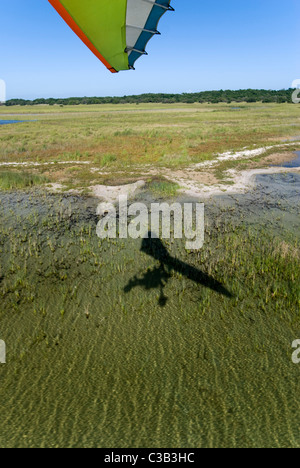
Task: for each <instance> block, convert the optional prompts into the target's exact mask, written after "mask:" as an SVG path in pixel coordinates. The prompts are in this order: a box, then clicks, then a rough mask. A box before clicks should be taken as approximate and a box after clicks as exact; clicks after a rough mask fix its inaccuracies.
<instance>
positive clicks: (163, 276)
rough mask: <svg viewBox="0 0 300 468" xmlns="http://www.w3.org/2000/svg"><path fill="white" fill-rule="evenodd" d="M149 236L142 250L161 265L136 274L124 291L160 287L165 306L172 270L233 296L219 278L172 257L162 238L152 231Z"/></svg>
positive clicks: (161, 302) (230, 296) (143, 242)
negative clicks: (138, 274)
mask: <svg viewBox="0 0 300 468" xmlns="http://www.w3.org/2000/svg"><path fill="white" fill-rule="evenodd" d="M148 236H149V238H148V239H143V241H142V246H141V252H143V253H145V254H147V255H149V256H150V257H152V258H154V259H155V260H158V261H159V262H160V266H159V267H155V268H153V269H152V270H148V271H147V272H146V273H144V274H143V275H142V277H141V278H138V277H137V276H134V278H132V279H131V280H130V281H129V283H128V284H127V285H126V286H125V288H124V292H125V293H129V292H130V291H131V290H132V289H133V288H135V287H138V286H141V287H143V288H144V289H145V290H151V289H160V298H159V301H158V303H159V305H160V306H161V307H164V306H165V305H166V303H167V301H168V298H167V297H166V296H165V294H164V288H165V287H166V285H167V283H168V281H169V280H170V278H171V276H172V275H171V273H172V271H176V272H177V273H180V274H182V275H183V276H185V277H186V278H188V279H189V280H191V281H193V282H195V283H197V284H200V285H202V286H204V287H206V288H209V289H211V290H213V291H216V292H217V293H219V294H222V295H223V296H226V297H228V298H232V297H233V295H232V294H231V293H230V292H229V291H228V290H227V289H226V288H225V287H224V286H223V285H222V284H221V283H220V282H219V281H217V280H215V279H214V278H213V277H211V276H209V275H207V274H206V273H204V272H203V271H201V270H199V269H198V268H195V267H193V266H191V265H188V264H187V263H185V262H182V261H181V260H179V259H177V258H174V257H172V256H171V255H170V254H169V252H168V250H167V249H166V247H165V246H164V245H163V243H162V241H161V240H160V239H152V238H151V233H148Z"/></svg>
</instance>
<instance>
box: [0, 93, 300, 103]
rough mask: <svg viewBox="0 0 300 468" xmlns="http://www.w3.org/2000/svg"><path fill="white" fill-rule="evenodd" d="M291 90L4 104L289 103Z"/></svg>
mask: <svg viewBox="0 0 300 468" xmlns="http://www.w3.org/2000/svg"><path fill="white" fill-rule="evenodd" d="M293 91H294V90H293V89H282V90H279V91H275V90H264V89H242V90H238V91H230V90H225V91H223V90H220V91H202V92H199V93H183V94H164V93H161V94H140V95H136V96H122V97H73V98H65V99H55V98H49V99H43V98H40V99H34V100H32V101H31V100H25V99H10V100H9V101H6V103H5V105H6V106H35V105H41V104H46V105H50V106H54V105H60V106H78V105H80V104H85V105H92V104H146V103H156V104H176V103H177V104H179V103H184V104H194V103H203V104H204V103H211V104H218V103H222V102H223V103H227V104H230V103H232V102H248V103H252V102H263V103H279V104H280V103H284V102H287V103H292V93H293Z"/></svg>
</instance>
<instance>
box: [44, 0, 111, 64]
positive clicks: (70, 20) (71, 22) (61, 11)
mask: <svg viewBox="0 0 300 468" xmlns="http://www.w3.org/2000/svg"><path fill="white" fill-rule="evenodd" d="M49 3H51V5H52V6H53V8H54V9H55V10H56V11H57V13H58V14H59V15H60V16H61V17H62V19H63V20H64V21H65V22H66V23H67V24H68V26H69V27H70V28H71V29H72V31H74V33H75V34H76V35H77V36H78V37H79V39H81V40H82V42H83V43H84V44H85V45H86V46H87V47H88V48H89V49H90V50H91V52H93V54H94V55H95V56H96V57H97V58H98V59H99V60H100V61H101V62H102V63H103V65H105V66H106V68H107V69H108V70H109V71H110V72H111V73H118V72H117V70H115V68H113V67H112V66H111V65H110V63H109V62H108V61H107V60H106V59H105V58H104V57H103V56H102V55H101V54H100V52H99V51H98V50H97V49H96V47H95V46H94V44H93V43H92V42H91V41H90V40H89V38H88V37H87V36H86V35H85V34H84V32H83V31H82V29H81V28H80V27H79V26H78V24H77V23H76V22H75V21H74V20H73V18H72V16H71V15H70V14H69V13H68V11H67V10H66V9H65V7H64V6H63V5H62V4H61V3H60V1H59V0H49Z"/></svg>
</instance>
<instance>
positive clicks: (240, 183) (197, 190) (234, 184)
mask: <svg viewBox="0 0 300 468" xmlns="http://www.w3.org/2000/svg"><path fill="white" fill-rule="evenodd" d="M293 172H294V173H300V168H291V169H287V168H284V167H271V168H269V169H249V170H245V171H237V170H235V169H230V170H228V171H226V173H225V174H226V176H227V178H226V179H225V182H228V185H226V184H220V183H218V184H214V185H205V184H199V183H197V182H196V181H195V180H189V181H187V180H186V179H181V178H176V177H174V178H172V181H173V182H176V183H178V184H179V185H180V186H181V187H182V188H181V190H180V191H181V193H184V194H185V195H188V196H190V197H196V198H208V197H211V196H214V195H222V194H224V193H231V194H237V193H245V192H247V191H249V190H251V189H253V188H255V185H256V184H255V177H256V176H257V175H262V174H288V173H293ZM170 180H171V179H170Z"/></svg>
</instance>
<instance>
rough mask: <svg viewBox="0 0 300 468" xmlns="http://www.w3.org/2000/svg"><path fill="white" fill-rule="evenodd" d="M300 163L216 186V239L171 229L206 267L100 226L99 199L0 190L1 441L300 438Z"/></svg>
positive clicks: (137, 443) (130, 443)
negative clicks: (163, 255) (169, 265)
mask: <svg viewBox="0 0 300 468" xmlns="http://www.w3.org/2000/svg"><path fill="white" fill-rule="evenodd" d="M292 177H293V178H292V179H291V178H290V179H286V178H284V177H282V176H279V177H278V176H276V177H275V176H274V177H273V176H272V177H269V176H268V177H261V178H260V179H259V183H260V188H259V190H257V191H256V192H254V193H253V194H251V195H245V196H240V197H226V198H221V199H216V200H215V201H214V202H211V203H210V204H209V206H207V214H206V217H207V233H206V243H205V247H204V249H203V251H202V252H200V253H192V254H187V253H186V252H185V251H184V249H183V246H182V245H181V243H179V242H176V243H174V244H170V245H168V244H165V247H166V248H167V249H168V251H169V253H170V255H172V256H173V257H177V258H178V259H180V260H181V261H184V262H185V263H186V264H188V265H191V267H194V268H197V269H198V270H199V274H200V272H201V275H202V276H200V278H201V281H200V280H199V281H198V282H195V281H193V280H192V279H189V274H188V273H187V275H186V276H185V273H186V272H188V271H189V269H188V267H187V270H182V272H181V273H180V272H178V271H177V272H176V271H171V272H170V275H169V277H166V276H164V274H163V272H162V271H161V270H160V269H159V262H157V261H156V260H155V259H153V258H152V257H151V256H149V255H145V253H143V252H141V251H140V248H141V241H116V242H100V240H99V239H98V238H97V237H96V232H95V226H96V223H97V217H96V216H95V215H94V213H95V208H96V205H97V202H96V201H95V200H93V199H80V198H75V197H64V198H59V197H53V196H45V195H42V194H38V193H37V194H36V195H31V196H30V195H28V194H25V193H19V194H1V195H0V201H1V203H0V215H1V221H0V231H1V236H0V255H1V263H0V265H1V269H0V291H1V305H0V339H3V340H5V342H6V345H7V364H6V365H1V366H0V381H1V386H0V399H1V418H0V446H1V447H53V446H54V447H55V446H57V447H183V448H184V447H299V446H300V433H299V416H300V413H299V403H298V395H299V378H300V367H299V366H296V365H294V364H293V363H292V361H291V355H292V348H291V344H292V341H294V340H295V339H297V338H300V321H299V319H300V315H299V312H300V311H299V284H300V283H299V281H298V280H299V269H298V268H297V265H298V263H297V260H296V259H295V258H293V256H289V257H287V258H286V257H283V256H282V255H281V253H280V251H279V253H275V246H276V245H277V243H279V242H281V241H282V240H285V242H288V243H289V245H290V246H293V248H295V249H297V246H298V243H299V232H300V231H299V187H300V178H299V177H297V176H292ZM143 196H144V197H145V195H143ZM146 198H147V197H146ZM291 272H292V274H293V280H291ZM136 276H137V278H138V281H135V280H134V278H135V277H136ZM191 276H192V275H190V277H191ZM208 277H209V278H212V280H208ZM162 278H163V281H164V283H165V286H164V289H163V294H164V297H165V301H164V302H163V303H162V302H161V301H160V295H161V292H160V288H159V284H160V281H161V280H162ZM213 281H215V283H214V282H213ZM130 282H131V283H130ZM216 282H219V283H220V284H222V285H223V288H224V289H222V288H220V287H215V286H216V284H217V283H216ZM135 283H136V286H135ZM219 283H218V284H219ZM128 284H131V286H132V287H128ZM225 290H227V291H228V292H229V293H231V294H232V297H231V298H230V297H229V295H226V294H224V293H222V291H223V292H224V291H225Z"/></svg>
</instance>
